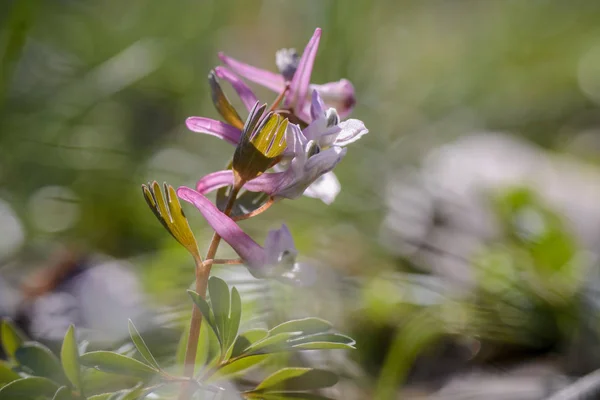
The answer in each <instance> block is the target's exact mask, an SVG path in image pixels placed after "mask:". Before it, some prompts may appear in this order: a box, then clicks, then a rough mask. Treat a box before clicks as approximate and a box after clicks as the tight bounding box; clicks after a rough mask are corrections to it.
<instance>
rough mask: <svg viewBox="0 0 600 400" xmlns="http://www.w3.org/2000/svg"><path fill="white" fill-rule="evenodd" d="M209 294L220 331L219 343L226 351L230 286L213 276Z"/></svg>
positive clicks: (209, 281)
mask: <svg viewBox="0 0 600 400" xmlns="http://www.w3.org/2000/svg"><path fill="white" fill-rule="evenodd" d="M208 293H209V295H210V305H211V306H212V311H213V315H214V316H215V325H216V327H217V330H218V334H217V335H218V337H219V342H220V343H221V345H222V346H223V350H225V346H226V345H227V343H226V340H227V331H228V330H227V328H228V326H229V308H230V294H229V286H227V283H225V281H224V280H223V279H220V278H217V277H215V276H211V277H210V279H209V280H208Z"/></svg>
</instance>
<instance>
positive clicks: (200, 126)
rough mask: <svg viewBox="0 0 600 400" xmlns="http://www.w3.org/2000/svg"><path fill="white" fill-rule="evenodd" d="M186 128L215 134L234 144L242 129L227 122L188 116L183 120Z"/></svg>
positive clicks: (236, 142) (238, 139)
mask: <svg viewBox="0 0 600 400" xmlns="http://www.w3.org/2000/svg"><path fill="white" fill-rule="evenodd" d="M185 124H186V125H187V127H188V129H189V130H191V131H194V132H200V133H206V134H207V135H212V136H216V137H218V138H220V139H223V140H225V141H227V142H229V143H231V144H232V145H234V146H236V145H237V144H238V142H239V141H240V136H241V135H242V131H240V130H239V129H238V128H235V127H233V126H231V125H229V124H226V123H224V122H221V121H216V120H214V119H210V118H204V117H189V118H188V119H186V120H185Z"/></svg>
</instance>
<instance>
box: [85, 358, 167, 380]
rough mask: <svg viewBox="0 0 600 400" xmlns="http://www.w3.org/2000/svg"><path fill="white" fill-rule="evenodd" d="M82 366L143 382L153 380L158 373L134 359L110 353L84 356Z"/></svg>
mask: <svg viewBox="0 0 600 400" xmlns="http://www.w3.org/2000/svg"><path fill="white" fill-rule="evenodd" d="M80 360H81V364H83V365H85V366H87V367H92V368H96V369H98V370H100V371H103V372H110V373H115V374H122V375H129V376H135V377H138V378H140V379H143V380H149V379H151V378H152V377H153V376H154V375H155V374H156V373H157V371H156V370H155V369H153V368H152V367H149V366H148V365H146V364H144V363H142V362H140V361H138V360H135V359H133V358H130V357H127V356H124V355H121V354H118V353H113V352H110V351H93V352H90V353H86V354H83V355H82V356H81V358H80Z"/></svg>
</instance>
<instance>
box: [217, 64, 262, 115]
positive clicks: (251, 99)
mask: <svg viewBox="0 0 600 400" xmlns="http://www.w3.org/2000/svg"><path fill="white" fill-rule="evenodd" d="M215 73H216V74H217V77H219V78H220V79H224V80H226V81H227V82H229V83H230V84H231V86H232V87H233V89H235V91H236V92H237V94H238V95H239V96H240V99H241V100H242V102H243V103H244V106H246V109H247V110H248V111H250V110H252V107H254V104H256V102H257V101H258V99H257V98H256V95H255V94H254V92H252V89H250V87H248V85H246V83H245V82H244V81H242V80H241V79H240V78H238V76H237V75H236V74H234V73H233V72H231V71H230V70H228V69H227V68H225V67H216V68H215Z"/></svg>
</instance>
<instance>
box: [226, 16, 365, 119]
mask: <svg viewBox="0 0 600 400" xmlns="http://www.w3.org/2000/svg"><path fill="white" fill-rule="evenodd" d="M320 39H321V29H320V28H317V29H316V30H315V33H314V34H313V36H312V38H311V39H310V40H309V42H308V44H307V45H306V48H305V49H304V52H303V53H302V57H301V58H300V59H299V60H298V59H297V58H296V57H295V51H293V50H292V49H284V50H280V51H279V52H278V54H277V57H276V63H277V65H278V67H279V69H280V71H281V73H280V74H277V73H274V72H271V71H268V70H264V69H261V68H257V67H253V66H251V65H248V64H245V63H243V62H241V61H238V60H236V59H234V58H231V57H229V56H226V55H225V54H223V53H219V58H220V59H221V61H222V62H223V64H225V65H226V66H228V67H229V68H231V70H233V72H235V73H236V74H238V75H240V76H242V77H244V78H246V79H248V80H249V81H252V82H254V83H257V84H259V85H261V86H264V87H266V88H267V89H271V90H273V91H274V92H277V93H281V92H283V90H284V89H285V85H286V82H289V85H290V86H289V91H288V93H287V95H286V99H285V103H284V107H285V108H287V109H290V110H293V111H294V113H295V114H296V115H297V116H298V117H299V118H300V119H302V120H303V121H305V122H306V123H309V122H311V119H310V103H311V101H310V99H311V93H312V92H313V91H317V92H319V94H320V95H321V97H322V98H323V99H324V100H325V104H326V105H327V106H329V107H334V108H335V109H336V110H337V112H338V114H339V115H340V116H341V117H342V118H346V117H347V116H349V115H350V113H351V112H352V109H353V108H354V105H355V104H356V98H355V96H354V86H352V83H350V81H348V80H346V79H341V80H339V81H337V82H329V83H325V84H323V85H316V84H311V83H310V77H311V74H312V69H313V65H314V62H315V58H316V56H317V50H318V48H319V41H320Z"/></svg>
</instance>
